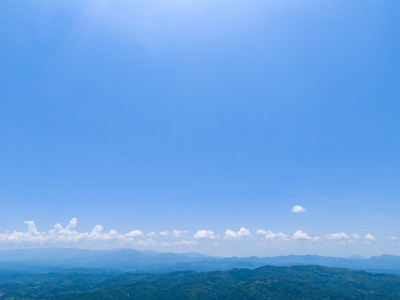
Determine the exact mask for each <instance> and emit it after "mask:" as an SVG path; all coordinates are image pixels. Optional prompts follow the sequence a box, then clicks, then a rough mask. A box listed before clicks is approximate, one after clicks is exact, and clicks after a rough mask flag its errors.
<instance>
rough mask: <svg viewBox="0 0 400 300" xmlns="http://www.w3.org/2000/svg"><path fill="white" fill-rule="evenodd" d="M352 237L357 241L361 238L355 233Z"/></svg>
mask: <svg viewBox="0 0 400 300" xmlns="http://www.w3.org/2000/svg"><path fill="white" fill-rule="evenodd" d="M351 237H352V238H353V239H355V240H359V239H360V238H361V237H360V236H359V235H358V234H357V233H353V234H352V235H351Z"/></svg>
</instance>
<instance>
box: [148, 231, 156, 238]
mask: <svg viewBox="0 0 400 300" xmlns="http://www.w3.org/2000/svg"><path fill="white" fill-rule="evenodd" d="M156 235H157V234H156V233H155V232H154V231H150V232H149V233H148V234H147V236H150V237H154V236H156Z"/></svg>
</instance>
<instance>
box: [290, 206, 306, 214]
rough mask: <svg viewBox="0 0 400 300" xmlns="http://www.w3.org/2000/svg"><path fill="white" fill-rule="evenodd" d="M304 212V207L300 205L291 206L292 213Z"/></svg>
mask: <svg viewBox="0 0 400 300" xmlns="http://www.w3.org/2000/svg"><path fill="white" fill-rule="evenodd" d="M303 212H306V209H305V208H304V207H303V206H301V205H295V206H293V207H292V213H303Z"/></svg>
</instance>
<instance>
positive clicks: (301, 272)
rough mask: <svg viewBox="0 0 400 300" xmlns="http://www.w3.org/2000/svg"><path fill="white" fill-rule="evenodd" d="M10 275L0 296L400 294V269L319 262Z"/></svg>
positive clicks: (392, 296)
mask: <svg viewBox="0 0 400 300" xmlns="http://www.w3.org/2000/svg"><path fill="white" fill-rule="evenodd" d="M6 277H7V276H5V275H4V274H3V275H2V277H1V278H3V279H2V281H1V282H2V283H1V285H0V293H1V295H2V296H1V297H0V299H63V300H69V299H71V300H72V299H78V300H79V299H210V300H212V299H307V300H310V299H400V276H398V275H391V274H376V273H367V272H359V271H351V270H347V269H334V268H327V267H320V266H293V267H272V266H266V267H261V268H258V269H254V270H249V269H233V270H230V271H218V272H207V273H201V272H194V271H186V272H173V273H166V274H161V275H160V274H159V275H157V274H133V273H107V274H102V273H101V272H100V273H90V272H89V273H85V274H84V273H70V274H69V273H63V274H59V273H52V274H35V275H32V276H29V275H15V274H14V275H13V276H11V277H12V280H11V281H8V282H6V280H5V279H4V278H6ZM11 277H10V276H9V277H8V278H11Z"/></svg>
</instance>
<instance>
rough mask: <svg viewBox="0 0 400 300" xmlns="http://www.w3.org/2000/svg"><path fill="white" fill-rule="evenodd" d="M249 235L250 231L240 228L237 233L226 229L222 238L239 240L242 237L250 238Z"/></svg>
mask: <svg viewBox="0 0 400 300" xmlns="http://www.w3.org/2000/svg"><path fill="white" fill-rule="evenodd" d="M250 235H251V233H250V231H249V230H248V229H246V228H244V227H242V228H240V230H239V231H233V230H230V229H227V230H226V231H225V237H224V238H225V239H241V238H243V237H246V236H250Z"/></svg>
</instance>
